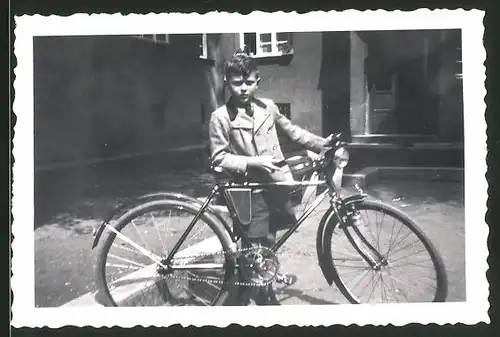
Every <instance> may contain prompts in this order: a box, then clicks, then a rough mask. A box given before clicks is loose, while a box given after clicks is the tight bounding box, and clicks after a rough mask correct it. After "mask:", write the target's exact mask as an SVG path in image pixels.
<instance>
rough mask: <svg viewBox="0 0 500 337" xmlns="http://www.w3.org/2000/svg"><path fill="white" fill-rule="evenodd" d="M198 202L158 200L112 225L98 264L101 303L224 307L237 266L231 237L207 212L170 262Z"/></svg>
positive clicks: (196, 210)
mask: <svg viewBox="0 0 500 337" xmlns="http://www.w3.org/2000/svg"><path fill="white" fill-rule="evenodd" d="M198 210H199V206H197V205H193V204H190V203H186V202H181V201H178V200H159V201H151V202H148V203H145V204H143V205H141V206H138V207H136V208H133V209H131V210H130V211H128V212H127V213H126V214H124V215H123V216H122V217H120V219H118V220H117V222H116V225H114V226H113V228H110V229H109V230H110V233H109V236H108V237H107V238H106V240H105V241H104V243H103V246H102V248H101V250H100V254H99V257H98V262H97V283H98V289H99V295H100V296H101V298H102V302H103V304H105V305H109V306H189V305H207V306H213V305H222V304H223V303H224V301H225V300H226V299H227V296H228V294H227V290H226V287H225V286H224V285H225V284H226V283H227V281H228V280H229V279H231V277H232V275H233V272H234V267H232V266H233V264H232V262H231V260H230V259H229V258H226V255H225V254H213V253H216V252H221V251H225V252H227V251H228V250H229V247H230V239H229V236H228V235H227V233H226V232H225V231H223V230H222V229H221V228H220V227H219V226H218V225H217V223H216V222H215V221H214V220H213V219H212V218H211V217H209V216H207V215H205V214H202V216H201V217H200V218H199V219H198V220H197V222H196V223H195V225H194V227H193V228H192V230H191V231H190V232H189V234H188V235H187V237H186V239H185V240H184V241H183V242H182V244H181V246H180V248H179V249H178V250H177V252H176V254H175V255H174V260H173V261H172V264H171V265H170V264H169V265H168V268H163V267H162V265H163V266H165V265H164V263H166V262H165V260H166V258H167V256H168V255H169V253H170V252H171V251H172V249H173V247H174V246H175V244H176V243H177V242H178V241H179V239H180V237H181V235H182V234H183V233H184V231H185V230H186V228H187V227H188V225H189V224H190V223H191V221H192V220H193V219H194V217H195V215H196V214H197V212H198Z"/></svg>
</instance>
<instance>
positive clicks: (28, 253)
mask: <svg viewBox="0 0 500 337" xmlns="http://www.w3.org/2000/svg"><path fill="white" fill-rule="evenodd" d="M483 17H484V12H482V11H478V10H472V11H464V10H434V11H430V10H428V9H420V10H417V11H413V12H402V11H392V12H390V11H382V10H377V11H366V12H361V11H354V10H348V11H344V12H321V11H318V12H311V13H307V14H297V13H284V12H275V13H264V12H253V13H251V14H249V15H241V14H229V13H217V12H212V13H208V14H204V15H199V14H196V13H194V14H181V13H175V14H148V15H127V16H123V15H121V14H113V15H108V14H92V15H88V14H76V15H72V16H69V17H58V16H48V17H43V16H39V15H34V16H21V17H16V18H15V22H16V27H15V45H14V46H15V50H14V53H15V57H16V60H17V66H16V68H15V76H16V77H15V82H14V89H15V101H14V105H13V110H14V113H15V114H16V116H17V125H16V126H15V138H14V150H13V155H14V158H15V163H14V167H13V179H14V180H13V209H12V212H13V217H14V219H13V220H14V221H13V228H12V229H13V235H14V237H15V239H14V241H13V244H12V249H13V260H12V269H13V270H12V272H13V277H12V283H11V284H12V291H13V293H14V298H13V306H12V312H13V320H12V325H13V326H15V327H42V326H48V327H53V328H57V327H61V326H67V325H72V326H94V327H101V326H108V327H109V326H121V327H133V326H137V325H141V326H170V325H172V324H182V325H183V326H190V325H193V326H204V325H210V326H217V327H225V326H227V325H229V324H233V323H235V324H240V325H251V326H266V327H267V326H272V325H276V324H278V325H283V326H288V325H298V326H304V325H306V326H330V325H332V324H343V325H349V324H357V325H366V324H373V325H387V324H393V325H396V326H400V325H405V324H407V323H422V324H427V323H437V324H445V323H451V324H453V323H465V324H475V323H478V322H488V323H489V322H490V319H489V317H488V309H489V302H488V296H489V289H488V282H487V279H486V271H487V270H488V264H487V256H488V248H487V237H488V233H489V230H488V227H487V225H486V223H485V221H484V217H485V214H486V210H487V207H486V202H487V181H486V178H485V174H486V123H485V119H484V112H485V109H486V105H485V102H484V97H485V94H486V90H485V86H484V82H485V67H484V64H483V62H484V61H485V59H486V52H485V49H484V47H483V33H484V27H483ZM251 22H255V23H258V25H257V26H256V29H259V30H262V31H275V30H276V29H277V27H279V29H278V30H279V31H359V30H396V29H399V30H401V29H447V28H460V29H462V34H463V35H462V41H463V49H462V50H463V75H464V76H463V84H464V120H465V123H464V124H465V144H464V149H465V225H466V226H465V228H466V235H465V240H466V262H467V263H466V281H467V282H466V298H467V301H466V302H463V303H432V304H395V305H332V306H327V305H321V306H315V305H308V306H280V307H275V306H270V307H262V306H258V307H257V306H254V307H236V308H235V307H211V308H103V307H92V308H88V307H87V308H85V307H75V308H64V309H62V308H35V305H34V299H35V296H34V289H35V288H34V232H33V219H34V211H33V200H34V195H33V193H34V192H33V190H34V188H33V187H34V182H33V180H34V179H33V177H34V160H33V145H34V139H33V120H34V118H33V113H34V105H33V37H34V36H48V35H108V34H117V35H126V34H148V33H149V34H151V33H156V32H158V31H163V32H170V33H202V32H203V33H210V32H213V33H223V32H235V31H238V30H239V29H247V28H248V27H250V26H251V25H250V24H249V23H251Z"/></svg>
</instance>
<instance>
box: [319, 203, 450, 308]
mask: <svg viewBox="0 0 500 337" xmlns="http://www.w3.org/2000/svg"><path fill="white" fill-rule="evenodd" d="M356 209H357V210H358V211H359V213H360V215H361V224H358V226H346V227H345V228H340V227H341V226H338V220H337V218H336V217H332V218H331V220H330V221H333V222H334V223H332V224H331V225H329V226H328V229H327V232H326V236H325V239H326V242H325V250H326V254H327V258H328V260H329V261H330V260H331V261H332V264H333V270H334V271H335V277H334V282H335V284H336V285H337V287H338V288H339V290H340V291H341V293H342V294H343V295H344V296H345V298H346V299H347V300H348V301H349V302H350V303H355V304H359V303H389V302H397V303H401V302H443V301H445V300H446V296H447V292H448V286H447V274H446V270H445V266H444V263H443V260H442V258H441V256H440V254H439V252H438V251H437V250H436V248H435V247H434V245H433V243H432V242H431V241H430V240H429V238H428V237H427V236H426V235H425V234H424V233H423V232H422V230H421V229H420V228H418V226H417V225H416V224H415V222H414V221H413V220H411V219H410V218H409V217H408V216H407V215H406V214H404V213H402V212H401V211H399V210H398V209H396V208H394V207H392V206H389V205H386V204H383V203H380V202H375V201H370V200H365V201H363V202H362V203H359V204H358V205H356ZM370 220H372V221H373V220H375V223H371V222H370ZM356 248H358V249H360V250H361V252H363V253H365V254H366V255H367V256H370V257H371V258H373V260H372V261H373V262H376V263H377V264H379V266H378V267H376V268H373V265H370V264H369V263H368V262H367V261H366V260H365V258H363V256H362V255H361V254H360V252H359V251H358V249H356Z"/></svg>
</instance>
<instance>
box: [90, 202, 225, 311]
mask: <svg viewBox="0 0 500 337" xmlns="http://www.w3.org/2000/svg"><path fill="white" fill-rule="evenodd" d="M167 208H171V209H177V210H179V209H182V211H187V212H188V213H191V214H192V215H196V214H197V213H198V211H199V205H194V204H192V203H188V202H184V201H178V200H171V199H169V200H167V199H165V200H156V201H150V202H147V203H144V204H142V205H139V206H137V207H134V208H132V209H131V210H129V211H128V212H126V213H125V214H124V215H122V216H121V217H120V218H119V219H118V220H117V221H116V225H114V228H115V229H116V230H117V231H121V230H122V229H123V228H124V227H125V226H126V225H127V224H129V223H130V221H131V220H133V219H134V218H137V217H138V216H140V215H141V214H144V213H146V212H148V211H151V210H156V209H167ZM200 219H201V220H203V221H204V222H205V224H207V225H208V226H209V227H210V229H211V230H212V231H213V232H214V233H215V235H216V237H217V238H218V240H219V242H220V244H221V246H222V248H223V249H224V251H228V250H229V249H230V243H231V240H230V238H229V234H228V233H227V232H226V231H224V230H223V229H221V226H219V225H218V224H217V222H216V220H214V219H213V218H212V217H210V216H209V215H208V214H202V215H201V217H200ZM115 238H116V234H115V233H114V232H110V233H109V234H108V236H107V237H106V239H105V241H104V243H103V246H102V248H101V249H100V251H99V255H98V260H97V265H96V280H97V286H98V291H99V293H100V294H102V295H103V296H104V298H103V303H102V304H104V305H105V306H115V307H116V306H119V305H118V304H117V303H116V302H115V300H114V299H113V296H112V295H111V293H110V290H109V287H108V283H107V280H106V269H105V268H106V261H107V256H108V252H109V250H110V248H111V245H112V244H113V241H114V239H115ZM227 259H228V258H227V257H225V262H229V264H228V265H229V268H225V275H224V280H226V281H227V280H229V279H230V278H232V277H233V276H234V268H232V265H233V264H232V261H228V260H227ZM228 292H229V290H228V289H227V288H226V287H225V286H223V287H222V288H221V291H220V292H219V294H218V295H217V297H216V298H215V299H214V301H212V303H211V304H210V305H212V306H219V305H224V303H225V302H226V300H227V298H228V296H229V294H228Z"/></svg>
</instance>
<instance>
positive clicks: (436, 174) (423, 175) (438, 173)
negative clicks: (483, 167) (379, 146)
mask: <svg viewBox="0 0 500 337" xmlns="http://www.w3.org/2000/svg"><path fill="white" fill-rule="evenodd" d="M383 180H415V181H455V182H463V180H464V169H463V168H455V167H404V166H394V167H393V166H378V167H376V166H371V167H365V168H364V169H362V170H359V171H358V172H356V173H354V174H344V180H343V184H344V186H346V185H347V186H354V185H355V184H358V185H359V186H360V187H363V188H365V187H367V186H369V185H373V184H375V183H377V182H379V181H383Z"/></svg>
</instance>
